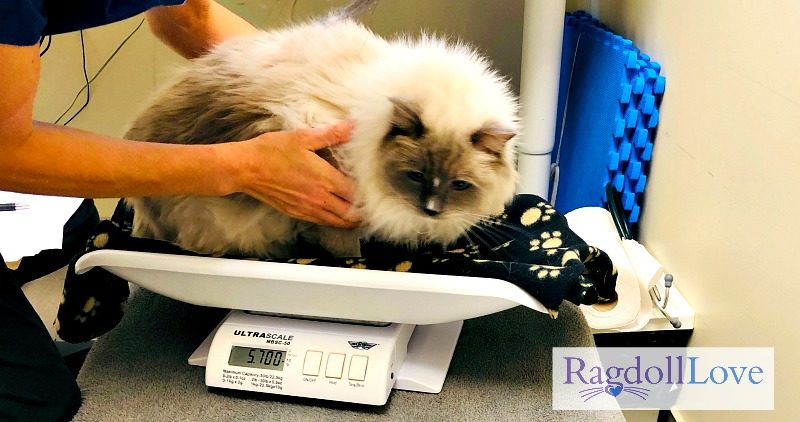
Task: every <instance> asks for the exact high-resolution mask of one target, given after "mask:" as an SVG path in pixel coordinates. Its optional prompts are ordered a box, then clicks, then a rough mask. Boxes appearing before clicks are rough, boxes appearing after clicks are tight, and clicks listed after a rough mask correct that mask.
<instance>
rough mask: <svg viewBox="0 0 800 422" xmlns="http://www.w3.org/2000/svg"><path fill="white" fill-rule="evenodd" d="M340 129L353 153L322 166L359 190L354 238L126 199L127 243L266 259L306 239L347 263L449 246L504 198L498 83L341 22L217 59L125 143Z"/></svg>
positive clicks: (248, 207) (164, 201)
mask: <svg viewBox="0 0 800 422" xmlns="http://www.w3.org/2000/svg"><path fill="white" fill-rule="evenodd" d="M343 119H350V120H352V121H353V122H354V123H355V129H354V132H353V137H352V140H351V141H350V142H348V143H346V144H344V145H342V146H340V147H335V148H332V151H330V154H329V155H330V156H332V157H334V160H332V161H333V163H334V164H335V165H336V166H337V167H339V168H340V169H341V170H342V171H343V172H344V173H345V174H348V175H349V176H351V177H352V178H353V180H354V182H355V197H356V201H355V203H356V206H357V207H358V209H359V213H360V214H361V215H362V217H363V219H364V223H365V225H364V227H363V228H361V229H357V230H342V229H335V228H330V227H322V226H316V225H313V224H311V223H306V222H300V221H297V220H293V219H291V218H290V217H288V216H286V215H283V214H281V213H279V212H277V211H275V210H274V209H272V208H270V207H269V206H267V205H265V204H263V203H260V202H258V201H256V200H255V199H253V198H251V197H248V196H246V195H243V194H237V195H231V196H228V197H224V198H215V197H172V198H128V199H127V200H128V202H129V203H130V204H131V205H132V206H133V208H134V211H135V219H134V234H136V235H139V236H144V237H152V238H156V239H161V240H168V241H171V242H174V243H176V244H178V245H179V246H181V247H183V248H185V249H189V250H193V251H197V252H202V253H210V254H217V255H221V254H236V255H247V256H268V257H285V256H287V255H289V254H291V253H292V252H291V248H292V246H293V245H294V244H295V243H296V241H297V240H298V238H299V237H302V238H304V239H306V240H310V241H312V242H317V243H319V244H320V245H321V246H323V247H324V248H325V249H327V250H329V251H330V252H331V253H333V254H334V255H337V256H348V255H350V256H352V255H358V254H359V249H358V245H359V240H360V239H363V238H365V237H368V236H372V237H376V238H378V239H382V240H387V241H391V242H395V243H401V244H407V245H412V246H413V245H419V244H427V243H435V244H441V245H446V244H448V243H450V242H452V241H454V240H455V239H457V238H458V237H459V236H461V235H462V234H463V233H464V232H465V231H466V230H467V229H468V228H469V227H470V226H472V225H474V224H476V223H477V222H478V221H479V220H480V219H482V218H485V217H487V216H489V215H492V214H495V213H497V212H499V211H501V210H502V208H503V206H504V204H505V203H506V202H508V201H509V200H510V199H511V197H512V196H513V193H514V190H515V187H516V180H517V173H516V170H515V164H514V158H513V155H514V136H515V135H516V133H517V132H518V130H519V127H518V117H517V101H516V98H515V97H514V96H513V94H512V93H511V90H510V88H509V86H508V83H507V81H505V80H504V79H503V78H502V77H500V76H499V75H498V74H497V73H496V72H495V71H494V70H492V69H491V67H490V65H489V63H488V61H487V60H486V59H484V58H483V57H481V56H480V55H479V54H477V53H476V52H475V51H474V50H472V49H470V48H469V47H467V46H465V45H463V44H460V43H455V44H453V43H447V42H445V41H443V40H440V39H436V38H433V37H430V36H422V37H420V38H418V39H412V38H401V39H396V40H385V39H383V38H381V37H379V36H377V35H375V34H374V33H372V32H371V31H369V30H368V29H366V28H365V27H363V26H362V25H361V24H359V23H357V22H355V21H353V20H350V19H346V18H337V17H329V18H327V19H323V20H318V21H313V22H310V23H307V24H303V25H298V26H293V27H289V28H286V29H280V30H274V31H270V32H264V33H261V34H258V35H255V36H248V37H243V38H237V39H233V40H230V41H228V42H225V43H223V44H221V45H219V46H218V47H216V48H215V49H213V50H212V51H211V52H210V53H209V54H207V55H205V56H203V57H201V58H199V59H197V60H195V61H194V62H193V63H192V64H191V65H190V66H189V68H188V69H186V70H185V71H184V72H183V73H182V74H181V75H180V76H179V77H178V79H177V80H176V81H175V82H174V83H173V84H172V85H170V86H169V87H167V88H166V89H165V90H164V91H163V92H162V93H161V94H160V95H158V97H157V98H156V99H155V101H154V102H153V103H152V104H150V106H149V107H148V108H147V109H146V110H145V111H144V112H143V114H142V115H141V116H140V117H139V118H138V119H136V121H135V122H134V124H133V125H132V127H131V129H130V130H129V131H128V133H127V136H128V137H129V138H130V139H138V140H145V141H154V142H173V143H208V142H215V141H216V140H220V139H225V140H228V141H231V140H242V139H249V138H251V137H254V136H256V135H258V134H261V133H264V132H268V131H276V130H285V129H297V128H306V127H318V126H323V125H327V124H331V123H335V122H337V121H340V120H343ZM322 155H323V156H324V155H325V154H322Z"/></svg>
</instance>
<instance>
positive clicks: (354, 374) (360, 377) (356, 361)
mask: <svg viewBox="0 0 800 422" xmlns="http://www.w3.org/2000/svg"><path fill="white" fill-rule="evenodd" d="M368 361H369V358H368V357H366V356H358V355H356V356H353V357H352V358H350V370H349V371H348V372H347V378H349V379H350V380H352V381H364V377H365V376H366V375H367V362H368Z"/></svg>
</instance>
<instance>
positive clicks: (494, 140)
mask: <svg viewBox="0 0 800 422" xmlns="http://www.w3.org/2000/svg"><path fill="white" fill-rule="evenodd" d="M515 136H517V132H516V131H514V130H511V129H507V128H503V127H500V126H494V125H489V126H484V127H482V128H480V129H478V130H477V131H476V132H475V133H473V134H472V137H471V139H470V140H471V141H472V145H473V146H474V147H475V148H476V149H477V150H479V151H483V152H486V153H489V154H492V155H497V156H500V155H502V154H503V151H505V147H506V143H507V142H508V141H509V140H511V138H513V137H515Z"/></svg>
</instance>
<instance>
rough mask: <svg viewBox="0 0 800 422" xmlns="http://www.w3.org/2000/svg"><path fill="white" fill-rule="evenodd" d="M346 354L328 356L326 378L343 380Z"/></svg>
mask: <svg viewBox="0 0 800 422" xmlns="http://www.w3.org/2000/svg"><path fill="white" fill-rule="evenodd" d="M344 358H345V355H344V353H330V354H328V364H327V365H325V376H326V377H328V378H341V377H342V369H344Z"/></svg>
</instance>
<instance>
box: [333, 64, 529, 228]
mask: <svg viewBox="0 0 800 422" xmlns="http://www.w3.org/2000/svg"><path fill="white" fill-rule="evenodd" d="M433 53H435V54H430V55H429V57H425V56H424V54H423V56H422V57H410V58H409V60H410V61H409V62H406V63H403V64H396V65H395V66H394V67H393V69H392V71H391V72H390V73H388V74H384V75H383V79H384V80H383V82H382V85H381V87H380V89H379V90H378V91H379V92H381V93H383V94H384V96H383V97H382V98H381V99H377V100H376V99H373V100H370V101H369V102H368V103H369V107H368V109H367V108H365V109H363V110H364V112H363V113H360V114H359V115H358V116H356V131H355V133H354V137H353V140H352V141H351V142H350V144H348V148H350V152H351V154H349V155H350V157H351V159H352V160H351V162H350V163H349V166H348V167H349V170H350V172H351V174H352V175H353V176H354V178H355V181H356V190H357V199H358V200H359V205H360V207H361V211H362V214H363V215H364V220H365V222H366V223H367V228H368V230H370V231H371V232H372V233H373V234H374V235H376V236H377V237H379V238H382V239H385V240H391V241H395V242H402V243H410V244H414V243H431V242H432V243H440V244H448V243H450V242H452V241H454V240H455V239H457V238H458V237H459V236H461V235H462V234H463V233H464V232H465V231H466V230H467V229H468V228H469V227H471V226H472V225H474V224H475V223H477V222H478V221H479V220H481V219H482V218H485V217H488V216H491V215H494V214H497V213H499V212H501V211H502V210H503V207H504V205H505V204H506V203H507V202H508V201H509V200H510V199H511V198H512V196H513V194H514V190H515V188H516V182H517V172H516V170H515V163H514V138H515V136H516V134H517V132H518V126H517V117H516V110H517V104H516V100H515V99H514V97H513V96H512V95H511V94H510V93H509V92H510V90H509V89H508V86H507V83H506V82H505V81H504V80H502V79H500V78H499V77H497V76H496V74H495V73H494V72H492V71H491V70H489V68H488V66H487V65H486V63H485V61H483V60H481V59H480V58H478V57H477V56H475V55H466V54H464V51H463V50H456V51H454V50H452V49H449V50H448V49H445V50H444V51H437V52H433ZM443 53H444V54H443ZM453 56H455V57H453ZM367 110H369V111H367Z"/></svg>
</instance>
